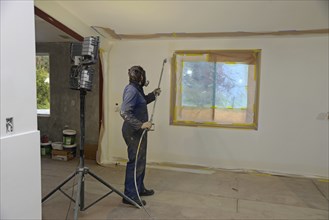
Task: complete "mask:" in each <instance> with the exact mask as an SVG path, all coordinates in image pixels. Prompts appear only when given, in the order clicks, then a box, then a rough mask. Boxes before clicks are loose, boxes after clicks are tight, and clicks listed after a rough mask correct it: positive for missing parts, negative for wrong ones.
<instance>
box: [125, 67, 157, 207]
mask: <svg viewBox="0 0 329 220" xmlns="http://www.w3.org/2000/svg"><path fill="white" fill-rule="evenodd" d="M128 75H129V84H128V85H127V86H126V87H125V89H124V92H123V102H122V105H121V112H120V114H121V117H122V118H123V119H124V122H123V126H122V135H123V138H124V140H125V142H126V144H127V146H128V162H127V167H126V177H125V190H124V194H125V195H126V196H127V197H129V198H131V199H132V200H134V201H135V202H136V203H137V204H139V205H140V206H141V205H142V204H141V201H140V200H139V198H138V195H137V193H136V189H135V181H134V170H135V159H136V154H137V148H138V144H139V141H140V139H141V136H142V133H143V131H144V129H147V130H148V129H150V128H151V127H152V123H151V122H149V121H148V120H149V119H148V111H147V104H149V103H151V102H152V101H154V100H155V98H156V96H159V95H160V92H161V90H160V88H157V89H155V90H154V91H153V92H151V93H149V94H148V95H145V94H144V90H143V86H147V85H148V81H147V80H146V74H145V71H144V69H143V68H142V67H140V66H133V67H131V68H130V69H129V70H128ZM146 149H147V132H145V134H144V136H143V138H142V142H141V145H140V150H139V154H138V158H137V159H138V163H137V167H136V182H137V188H138V193H139V195H140V196H151V195H153V194H154V190H152V189H150V190H148V189H146V188H145V186H144V176H145V167H146ZM122 202H123V203H125V204H131V203H130V202H129V201H127V200H126V199H123V200H122ZM142 203H143V205H145V204H146V202H145V201H144V200H142Z"/></svg>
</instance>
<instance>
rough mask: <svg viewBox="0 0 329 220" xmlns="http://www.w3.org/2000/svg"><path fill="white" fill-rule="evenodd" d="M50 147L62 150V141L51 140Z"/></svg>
mask: <svg viewBox="0 0 329 220" xmlns="http://www.w3.org/2000/svg"><path fill="white" fill-rule="evenodd" d="M51 147H52V148H53V149H54V150H63V143H62V142H53V143H51Z"/></svg>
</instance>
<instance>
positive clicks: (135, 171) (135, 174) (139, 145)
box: [134, 59, 167, 218]
mask: <svg viewBox="0 0 329 220" xmlns="http://www.w3.org/2000/svg"><path fill="white" fill-rule="evenodd" d="M166 62H167V59H164V60H163V63H162V69H161V74H160V79H159V83H158V87H157V88H160V84H161V80H162V75H163V69H164V65H165V63H166ZM156 102H157V95H155V100H154V104H153V109H152V114H151V117H150V122H151V123H152V122H153V116H154V111H155V105H156ZM147 131H148V129H144V131H143V133H142V135H141V137H140V139H139V143H138V147H137V152H136V158H135V168H134V183H135V190H136V194H137V197H138V199H139V201H140V203H141V204H142V207H143V209H144V210H145V212H146V214H147V215H148V216H149V217H150V218H152V216H151V215H150V213H149V212H148V211H147V210H146V208H145V207H144V204H143V201H142V199H141V197H140V196H139V192H138V187H137V162H138V154H139V151H140V147H141V143H142V140H143V138H144V136H145V133H146V132H147Z"/></svg>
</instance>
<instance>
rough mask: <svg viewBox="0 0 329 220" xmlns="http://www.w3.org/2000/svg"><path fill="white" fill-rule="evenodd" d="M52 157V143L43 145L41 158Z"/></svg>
mask: <svg viewBox="0 0 329 220" xmlns="http://www.w3.org/2000/svg"><path fill="white" fill-rule="evenodd" d="M50 155H51V142H50V141H49V142H47V143H41V156H50Z"/></svg>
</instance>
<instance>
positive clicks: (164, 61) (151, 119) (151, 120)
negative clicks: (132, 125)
mask: <svg viewBox="0 0 329 220" xmlns="http://www.w3.org/2000/svg"><path fill="white" fill-rule="evenodd" d="M166 62H167V59H164V60H163V63H162V69H161V74H160V79H159V83H158V87H157V88H160V84H161V80H162V75H163V69H164V65H165V63H166ZM157 98H158V96H157V95H155V100H154V104H153V109H152V114H151V117H150V122H153V116H154V111H155V105H156V103H157Z"/></svg>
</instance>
